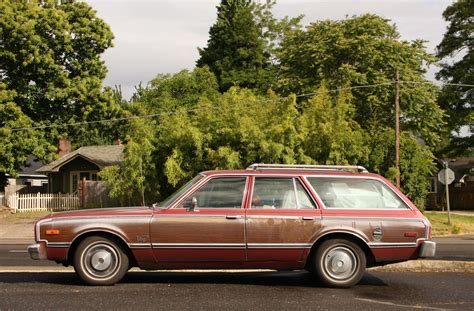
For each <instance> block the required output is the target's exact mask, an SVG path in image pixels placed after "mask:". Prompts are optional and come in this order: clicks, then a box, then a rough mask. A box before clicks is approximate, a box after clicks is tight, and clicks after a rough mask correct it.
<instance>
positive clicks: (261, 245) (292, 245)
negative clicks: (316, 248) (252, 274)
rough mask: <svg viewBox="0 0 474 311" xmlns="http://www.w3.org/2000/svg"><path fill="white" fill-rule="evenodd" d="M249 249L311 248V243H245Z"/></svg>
mask: <svg viewBox="0 0 474 311" xmlns="http://www.w3.org/2000/svg"><path fill="white" fill-rule="evenodd" d="M247 247H248V248H249V249H256V248H311V247H313V244H311V243H247Z"/></svg>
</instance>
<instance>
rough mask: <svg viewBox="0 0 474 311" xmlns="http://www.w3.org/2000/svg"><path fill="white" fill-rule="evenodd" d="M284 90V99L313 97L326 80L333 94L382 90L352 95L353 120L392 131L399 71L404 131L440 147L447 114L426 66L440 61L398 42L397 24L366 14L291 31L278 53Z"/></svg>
mask: <svg viewBox="0 0 474 311" xmlns="http://www.w3.org/2000/svg"><path fill="white" fill-rule="evenodd" d="M278 56H279V61H280V80H279V90H280V93H281V94H283V95H286V94H289V93H296V94H303V93H312V92H314V91H315V90H316V89H317V88H318V87H319V86H320V85H321V83H322V82H323V81H325V83H327V85H328V88H329V89H336V88H341V87H346V86H361V85H368V86H370V85H377V86H375V87H367V88H358V89H354V90H353V91H352V95H353V105H354V108H355V113H354V120H356V121H357V123H359V125H360V126H361V127H362V128H363V129H367V128H368V126H369V124H374V123H376V124H377V125H378V126H388V127H392V126H393V123H394V105H393V102H394V92H393V86H392V84H391V82H392V81H393V80H394V78H395V72H396V70H399V71H400V76H401V78H402V80H406V81H413V82H415V83H416V84H403V87H402V90H401V111H402V127H403V129H404V130H408V131H412V132H413V133H415V134H416V135H417V136H419V137H421V138H423V140H425V141H426V143H427V144H428V145H429V146H432V147H433V146H435V145H436V144H437V143H438V142H439V132H440V129H441V127H442V125H443V120H442V117H443V111H442V110H441V109H440V108H439V106H438V105H437V103H436V94H437V89H436V87H435V86H434V85H433V84H430V83H428V81H426V80H425V79H424V77H423V74H424V73H425V72H426V68H425V65H426V64H427V63H431V62H433V61H434V60H435V58H434V57H433V56H432V55H430V54H428V53H427V52H426V50H425V48H424V46H423V41H421V40H415V41H413V42H407V41H401V40H399V34H398V32H397V30H396V28H395V26H394V25H391V24H389V22H388V20H385V19H383V18H381V17H379V16H376V15H371V14H366V15H361V16H355V17H351V18H347V19H344V20H339V21H333V20H325V21H317V22H315V23H312V24H310V25H309V26H308V27H307V28H306V29H305V30H302V29H295V30H293V31H291V32H289V33H288V34H287V35H286V36H285V38H284V39H283V41H282V43H281V48H280V49H279V53H278Z"/></svg>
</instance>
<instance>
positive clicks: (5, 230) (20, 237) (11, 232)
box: [0, 222, 35, 244]
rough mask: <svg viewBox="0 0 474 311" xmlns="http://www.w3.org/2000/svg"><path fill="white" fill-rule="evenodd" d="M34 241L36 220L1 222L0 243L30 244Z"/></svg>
mask: <svg viewBox="0 0 474 311" xmlns="http://www.w3.org/2000/svg"><path fill="white" fill-rule="evenodd" d="M34 241H35V233H34V222H32V223H16V224H9V223H4V222H2V223H0V244H28V243H33V242H34Z"/></svg>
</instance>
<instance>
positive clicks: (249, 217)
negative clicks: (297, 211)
mask: <svg viewBox="0 0 474 311" xmlns="http://www.w3.org/2000/svg"><path fill="white" fill-rule="evenodd" d="M257 210H258V209H257ZM247 219H293V220H298V219H301V216H278V215H247Z"/></svg>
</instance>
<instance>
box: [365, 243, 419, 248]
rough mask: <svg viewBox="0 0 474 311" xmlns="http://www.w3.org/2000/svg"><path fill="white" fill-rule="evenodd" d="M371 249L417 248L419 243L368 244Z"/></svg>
mask: <svg viewBox="0 0 474 311" xmlns="http://www.w3.org/2000/svg"><path fill="white" fill-rule="evenodd" d="M367 245H369V247H370V248H399V247H416V246H417V245H418V243H416V242H414V243H387V242H376V243H367Z"/></svg>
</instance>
